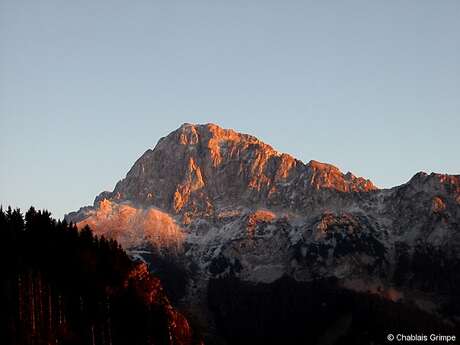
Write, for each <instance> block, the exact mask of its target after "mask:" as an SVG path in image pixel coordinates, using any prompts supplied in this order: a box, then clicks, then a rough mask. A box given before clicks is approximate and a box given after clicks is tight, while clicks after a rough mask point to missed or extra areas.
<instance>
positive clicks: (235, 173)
mask: <svg viewBox="0 0 460 345" xmlns="http://www.w3.org/2000/svg"><path fill="white" fill-rule="evenodd" d="M321 189H324V190H333V191H339V192H368V191H373V190H376V187H375V186H374V185H373V184H372V182H370V181H369V180H365V179H363V178H357V177H355V176H353V175H352V174H351V173H348V174H346V175H344V174H342V173H341V172H340V171H339V169H337V168H336V167H334V166H332V165H329V164H324V163H319V162H316V161H311V162H310V163H308V164H306V165H305V164H303V163H302V162H301V161H299V160H297V159H294V158H293V157H291V156H290V155H288V154H280V153H278V152H277V151H275V150H274V149H273V148H272V147H271V146H269V145H267V144H265V143H263V142H261V141H259V140H258V139H257V138H255V137H253V136H250V135H246V134H239V133H237V132H235V131H233V130H228V129H222V128H220V127H218V126H216V125H212V124H208V125H191V124H184V125H183V126H182V127H180V128H179V129H178V130H176V131H174V132H172V133H171V134H169V135H168V136H167V137H165V138H162V139H160V141H159V142H158V144H157V145H156V147H155V149H153V150H147V151H146V152H145V153H144V154H143V155H142V157H140V158H139V159H138V160H137V162H136V163H135V164H134V166H133V167H132V168H131V170H130V171H129V172H128V174H127V175H126V178H125V179H123V180H122V181H120V182H119V183H118V184H117V185H116V187H115V189H114V191H113V192H112V193H103V194H102V195H100V196H99V197H98V198H97V199H96V202H97V201H100V200H103V199H109V200H113V201H116V202H123V201H130V202H134V203H136V204H137V205H141V206H143V207H146V206H155V207H159V208H161V209H164V210H166V211H168V212H171V213H173V214H178V213H180V214H184V213H185V214H188V213H190V214H191V215H192V216H197V215H210V214H212V213H213V212H215V211H216V209H218V208H219V206H220V205H221V204H228V203H236V204H238V205H245V206H249V205H254V204H255V203H256V204H260V205H264V206H268V207H273V206H283V207H285V206H288V207H291V208H293V209H297V210H300V209H302V208H304V207H305V206H306V203H305V202H306V200H305V199H308V196H309V194H310V193H311V191H312V190H321Z"/></svg>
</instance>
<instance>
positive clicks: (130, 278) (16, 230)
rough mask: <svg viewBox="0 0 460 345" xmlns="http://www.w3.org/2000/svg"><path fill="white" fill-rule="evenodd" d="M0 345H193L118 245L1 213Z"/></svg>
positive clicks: (158, 289) (48, 221)
mask: <svg viewBox="0 0 460 345" xmlns="http://www.w3.org/2000/svg"><path fill="white" fill-rule="evenodd" d="M0 231H1V232H0V234H1V239H2V240H1V243H2V250H1V256H2V257H1V264H0V265H1V267H0V268H1V276H2V283H1V299H2V301H1V304H2V311H3V313H4V314H5V316H6V323H5V322H2V323H3V327H2V333H1V335H0V336H1V339H0V343H2V344H90V345H96V344H97V345H99V344H101V345H102V344H107V345H112V344H113V345H116V344H177V345H182V344H183V345H188V344H194V343H198V342H199V341H198V340H197V337H196V335H194V334H193V332H192V329H191V327H190V326H189V323H188V322H187V320H186V319H185V317H183V316H182V315H181V314H180V313H179V312H178V311H176V310H175V309H174V308H173V307H172V306H171V304H170V303H169V300H168V298H167V297H166V294H165V293H164V291H163V288H162V286H161V282H160V281H159V279H157V278H155V277H153V276H151V275H150V274H149V273H148V270H147V268H146V266H145V265H144V264H140V263H134V262H132V261H131V260H130V259H129V257H128V256H127V255H126V253H125V252H124V251H123V250H122V249H121V247H120V246H119V245H118V243H117V242H115V241H113V240H110V241H109V240H106V239H104V238H103V237H101V238H98V237H95V236H93V234H92V232H91V230H90V229H89V228H85V229H83V230H81V231H78V230H77V228H76V227H75V226H74V225H72V224H67V223H66V222H60V221H55V220H54V219H52V218H51V217H50V214H49V213H48V212H46V211H36V210H35V209H33V208H31V209H30V210H29V211H28V212H27V213H26V214H25V217H24V216H23V215H22V214H21V212H20V211H19V210H14V211H13V210H11V209H8V210H7V211H6V212H5V211H3V210H0Z"/></svg>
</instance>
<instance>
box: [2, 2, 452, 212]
mask: <svg viewBox="0 0 460 345" xmlns="http://www.w3.org/2000/svg"><path fill="white" fill-rule="evenodd" d="M459 18H460V1H456V0H452V1H448V0H443V1H434V0H430V1H423V0H416V1H384V0H382V1H367V0H366V1H315V2H313V1H311V2H310V1H265V0H264V1H262V0H259V1H235V0H234V1H211V0H209V1H182V2H178V1H171V0H168V1H113V0H110V1H109V0H107V1H49V0H41V1H36V0H31V1H23V0H0V130H1V134H0V162H1V165H0V166H1V168H0V203H1V204H3V205H8V204H11V205H14V206H19V207H21V208H26V207H28V206H30V205H31V204H33V205H35V206H36V207H39V208H47V209H49V210H50V211H51V212H52V213H53V214H54V215H55V216H57V217H62V216H63V215H64V213H66V212H69V211H72V210H76V209H78V208H79V207H80V206H83V205H87V204H92V202H93V200H94V197H95V196H96V195H97V194H98V193H99V192H101V191H102V190H112V189H113V187H114V185H115V183H116V182H117V181H118V180H119V179H121V178H122V177H124V176H125V174H126V172H127V171H128V169H129V168H130V167H131V166H132V164H133V163H134V161H135V160H136V159H137V158H138V157H139V156H140V155H141V154H142V153H143V152H144V151H145V150H146V149H148V148H151V147H153V146H154V145H155V144H156V142H157V141H158V139H159V138H160V137H161V136H164V135H166V134H168V133H169V132H170V131H172V130H174V129H176V128H177V127H179V126H180V125H181V124H182V123H184V122H191V123H206V122H214V123H217V124H219V125H221V126H223V127H229V128H234V129H236V130H239V131H243V132H246V133H250V134H253V135H255V136H257V137H259V138H260V139H262V140H264V141H265V142H267V143H269V144H271V145H272V146H273V147H274V148H276V149H278V150H279V151H283V152H288V153H290V154H292V155H294V156H295V157H297V158H299V159H301V160H303V161H305V162H307V161H309V160H310V159H316V160H319V161H324V162H329V163H332V164H334V165H337V166H338V167H339V168H341V169H342V170H343V171H344V172H346V171H348V170H350V171H352V172H353V173H355V174H356V175H360V176H364V177H367V178H370V179H371V180H372V181H373V182H374V183H375V184H376V185H378V186H380V187H391V186H394V185H398V184H402V183H404V182H406V181H407V180H408V179H409V178H410V177H411V176H412V175H414V174H415V173H416V172H418V171H421V170H423V171H427V172H431V171H435V172H445V173H452V174H454V173H456V174H458V173H460V158H459V149H460V139H459V137H460V20H459Z"/></svg>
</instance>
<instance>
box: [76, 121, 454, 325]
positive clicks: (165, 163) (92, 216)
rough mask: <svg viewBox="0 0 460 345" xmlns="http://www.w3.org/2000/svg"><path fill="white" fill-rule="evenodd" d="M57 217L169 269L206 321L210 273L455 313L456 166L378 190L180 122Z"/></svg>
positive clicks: (174, 286) (249, 141)
mask: <svg viewBox="0 0 460 345" xmlns="http://www.w3.org/2000/svg"><path fill="white" fill-rule="evenodd" d="M107 210H110V212H107ZM127 210H129V212H128V211H127ZM159 215H161V217H160V216H159ZM67 219H68V220H71V221H74V222H77V225H78V226H79V227H83V226H84V225H85V224H90V225H91V226H92V228H93V229H94V231H95V232H96V233H99V234H102V233H104V234H105V235H106V236H108V237H110V238H115V239H117V240H119V241H120V243H121V244H122V245H123V246H124V248H125V249H126V250H128V252H129V253H130V254H131V255H133V256H135V257H138V258H141V259H142V260H145V261H146V262H147V263H149V264H151V265H150V269H151V270H153V271H154V272H155V270H157V271H158V272H159V273H161V274H163V275H164V276H165V277H166V276H167V275H168V272H167V269H166V270H164V268H165V267H174V272H176V273H177V274H178V275H181V276H182V277H181V278H183V277H186V279H181V278H179V277H178V278H177V279H176V278H172V279H171V278H170V279H166V280H165V281H167V282H168V285H167V286H166V288H167V289H169V290H170V291H175V293H174V295H175V297H176V298H177V299H178V300H180V301H181V305H182V306H183V307H184V308H185V309H191V310H192V309H193V313H194V314H195V315H199V318H200V320H201V323H202V324H203V325H204V326H205V328H208V329H211V330H213V329H215V328H214V327H215V320H214V319H215V316H214V314H213V312H211V311H210V310H209V308H208V307H209V306H208V302H207V301H208V299H207V296H208V287H209V286H208V282H209V281H210V280H211V279H220V278H228V277H233V278H235V279H238V280H240V281H242V282H250V283H266V284H269V283H272V282H274V281H277V280H278V279H280V278H281V277H283V276H288V277H290V278H292V279H294V280H296V281H298V282H311V281H317V280H322V279H337V280H339V281H340V284H341V286H342V287H343V288H344V289H348V290H351V291H355V292H357V293H367V291H368V290H369V291H372V293H374V294H378V295H379V296H381V297H382V298H386V299H388V300H389V301H396V300H400V302H401V303H412V304H413V305H414V306H415V307H417V308H421V309H423V310H425V311H426V312H429V313H431V314H432V315H436V317H438V318H439V319H443V320H446V321H449V322H453V323H458V320H460V304H459V303H458V301H459V300H460V298H459V295H460V294H459V292H458V289H457V288H456V287H457V286H458V283H459V282H460V274H459V273H458V272H460V270H459V269H458V267H459V262H460V254H459V253H460V176H459V175H445V174H436V173H431V174H426V173H423V172H421V173H417V174H416V175H415V176H414V177H413V178H412V179H411V180H410V181H408V182H407V183H405V184H403V185H401V186H397V187H394V188H391V189H379V188H377V187H376V186H374V185H373V184H372V182H371V181H369V180H367V179H365V178H362V177H356V176H354V175H353V174H352V173H350V172H348V173H342V172H341V171H340V170H339V169H338V168H337V167H334V166H333V165H330V164H326V163H320V162H317V161H310V162H309V163H306V164H305V163H303V162H301V161H300V160H298V159H295V158H293V157H292V156H290V155H288V154H284V153H279V152H277V151H276V150H275V149H273V148H272V147H271V146H270V145H267V144H265V143H263V142H262V141H260V140H258V139H257V138H255V137H253V136H251V135H247V134H241V133H238V132H235V131H233V130H229V129H223V128H220V127H219V126H216V125H214V124H206V125H193V124H184V125H182V126H181V127H180V128H179V129H177V130H175V131H174V132H172V133H170V134H169V135H167V136H166V137H164V138H162V139H160V140H159V142H158V144H157V145H156V146H155V148H153V149H149V150H147V151H146V152H145V153H144V154H143V155H142V156H141V157H140V158H139V159H138V160H137V161H136V162H135V163H134V165H133V167H132V168H131V169H130V171H129V172H128V173H127V175H126V177H125V178H124V179H123V180H121V181H119V182H118V183H117V184H116V186H115V188H114V190H113V191H112V192H103V193H101V194H100V195H99V196H97V197H96V199H95V202H94V205H93V206H89V207H83V208H81V209H80V210H79V211H77V212H73V213H70V214H69V215H67ZM107 225H108V226H107ZM154 258H162V260H155V259H154ZM155 261H156V262H160V263H161V264H160V265H159V266H160V267H156V266H155ZM176 273H175V274H176ZM175 274H174V275H175ZM174 275H173V276H174ZM196 306H199V307H196ZM197 308H198V311H197V310H196V309H197ZM212 332H214V331H212Z"/></svg>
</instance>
